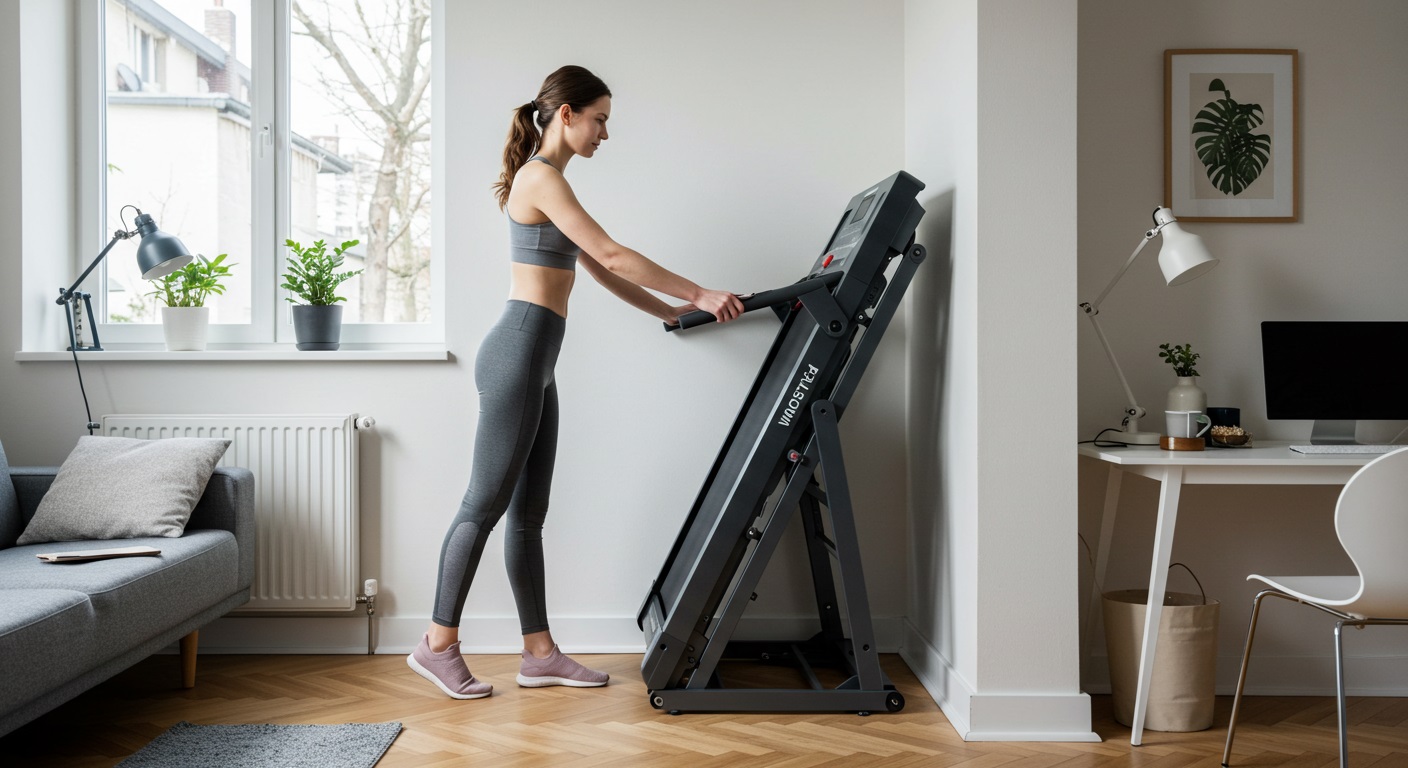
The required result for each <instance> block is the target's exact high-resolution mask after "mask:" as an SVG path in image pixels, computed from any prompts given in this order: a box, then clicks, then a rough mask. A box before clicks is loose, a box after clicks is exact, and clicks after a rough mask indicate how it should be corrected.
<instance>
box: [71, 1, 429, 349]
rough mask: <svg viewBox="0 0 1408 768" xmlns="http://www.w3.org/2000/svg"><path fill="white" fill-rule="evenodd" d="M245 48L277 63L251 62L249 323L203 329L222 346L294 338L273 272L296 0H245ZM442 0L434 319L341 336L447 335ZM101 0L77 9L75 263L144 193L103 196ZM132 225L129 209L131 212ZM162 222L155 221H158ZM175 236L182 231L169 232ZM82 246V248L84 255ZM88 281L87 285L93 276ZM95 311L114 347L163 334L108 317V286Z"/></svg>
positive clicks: (83, 260)
mask: <svg viewBox="0 0 1408 768" xmlns="http://www.w3.org/2000/svg"><path fill="white" fill-rule="evenodd" d="M250 2H251V15H252V17H253V18H252V20H251V27H252V29H251V30H250V33H251V34H252V35H253V37H251V53H250V58H251V60H252V61H253V62H273V66H268V65H267V64H265V65H254V66H253V67H252V69H253V78H254V83H253V98H252V99H251V104H250V127H251V130H250V141H251V144H252V146H251V147H250V171H251V173H250V176H251V179H250V182H251V195H252V200H251V219H252V230H253V231H252V232H251V233H250V238H251V239H250V242H251V248H252V252H251V253H250V254H248V255H247V256H244V255H243V254H242V255H241V256H244V258H240V259H237V261H238V262H239V267H238V268H239V269H248V270H250V273H249V274H250V281H251V282H250V286H251V289H250V293H251V305H250V314H251V317H250V323H248V324H225V323H212V324H211V325H210V329H209V342H210V344H211V345H215V346H218V347H224V348H234V349H238V348H245V347H251V348H252V347H266V346H268V345H269V344H276V345H279V346H284V345H290V346H291V345H292V344H293V343H294V334H293V321H292V311H291V309H290V307H292V305H291V304H290V303H289V302H287V301H285V297H286V296H288V295H289V292H288V291H285V290H284V289H282V288H280V287H279V283H280V282H282V280H281V279H280V278H279V276H280V275H282V274H283V272H284V270H285V269H286V267H287V262H288V258H289V253H288V249H287V248H286V247H285V246H284V239H285V236H284V235H281V234H279V233H286V232H289V231H290V229H289V222H290V220H291V201H290V200H289V196H288V193H287V190H288V189H289V181H290V179H289V176H290V172H291V164H290V163H288V162H285V161H283V160H284V158H286V157H288V156H289V154H288V153H289V152H290V151H291V149H292V146H293V143H292V131H291V129H290V126H289V91H290V88H289V83H288V78H287V77H286V76H281V74H280V73H287V72H288V71H289V50H290V34H289V33H290V30H291V25H292V10H291V9H292V3H291V2H290V0H250ZM444 10H445V0H431V9H430V13H431V41H430V45H431V67H432V73H431V92H432V93H433V94H435V98H437V99H441V100H442V101H441V103H440V104H436V105H433V106H432V111H431V136H432V137H433V138H432V140H431V148H430V149H431V154H430V167H431V193H430V196H431V213H430V218H431V235H430V241H431V263H430V319H429V321H428V322H425V323H344V324H343V326H342V343H343V344H351V345H359V346H368V347H378V346H394V345H399V344H416V345H424V344H443V343H444V342H445V216H444V213H443V211H444V203H445V177H446V175H447V174H446V173H445V170H444V169H445V164H444V158H445V148H444V145H445V136H446V132H445V130H444V124H445V117H444V116H445V112H446V109H445V108H444V106H443V99H444V94H445V93H446V91H445V87H444V79H445V44H444V35H445V23H444V18H445V13H444ZM104 14H105V2H104V0H85V1H84V2H82V3H81V4H80V6H79V9H78V16H79V30H78V35H77V42H78V46H79V50H78V56H77V64H78V68H79V71H80V72H81V73H83V75H82V76H81V77H80V78H79V82H78V84H77V89H78V94H77V97H78V105H79V106H78V128H79V130H78V147H77V156H78V160H79V167H78V177H79V178H78V184H79V190H78V192H79V194H78V197H79V200H78V205H77V216H78V221H77V222H76V225H77V232H78V236H79V242H80V243H82V244H83V246H82V247H81V248H80V249H79V250H80V251H81V253H79V254H76V255H75V256H74V259H73V268H74V269H75V270H76V271H75V274H77V273H78V271H81V270H82V269H83V268H85V267H86V266H87V264H88V262H89V261H90V260H91V259H92V256H93V255H96V254H97V253H98V251H99V250H101V249H102V247H103V246H104V245H106V244H107V242H108V239H109V238H111V237H112V232H111V231H107V230H106V229H105V223H106V221H107V216H108V215H109V214H110V213H115V212H116V211H117V209H118V208H119V207H121V206H123V205H127V204H134V205H138V206H139V207H140V205H141V201H130V200H113V201H106V200H103V197H104V195H105V189H104V184H103V182H104V176H105V174H104V169H106V167H107V158H106V151H105V146H106V142H105V141H104V135H105V130H106V127H105V125H104V123H105V117H106V110H105V109H104V102H105V99H106V90H107V82H106V72H105V70H104V63H105V61H106V56H105V54H104V50H103V48H104V45H105V39H106V35H105V34H104V24H105V19H104ZM127 224H128V226H131V224H132V222H131V213H130V211H129V214H128V216H127ZM157 225H158V226H160V225H161V222H160V221H157ZM173 234H175V235H177V236H178V237H179V236H180V233H179V232H176V233H173ZM85 254H88V255H85ZM113 258H118V259H121V258H132V252H131V246H129V247H127V248H124V247H123V245H122V244H119V245H118V246H117V247H116V248H114V250H113V252H112V253H111V254H109V256H108V259H113ZM106 261H107V260H104V264H103V265H102V267H101V268H100V269H99V270H97V272H96V273H95V274H96V278H97V280H98V281H99V282H98V285H100V286H106V285H107V279H108V278H107V264H106ZM90 285H91V284H90ZM92 293H93V298H94V310H93V314H94V315H95V316H96V317H97V318H99V319H103V320H104V322H98V323H97V328H98V333H99V334H100V337H101V338H102V340H103V346H104V347H108V346H112V347H114V348H119V349H120V348H122V347H124V346H127V347H147V346H151V345H159V344H161V343H162V340H163V339H162V330H161V324H160V323H159V322H158V323H110V322H106V321H105V319H106V318H107V317H108V308H107V298H108V297H107V291H106V290H94V291H92Z"/></svg>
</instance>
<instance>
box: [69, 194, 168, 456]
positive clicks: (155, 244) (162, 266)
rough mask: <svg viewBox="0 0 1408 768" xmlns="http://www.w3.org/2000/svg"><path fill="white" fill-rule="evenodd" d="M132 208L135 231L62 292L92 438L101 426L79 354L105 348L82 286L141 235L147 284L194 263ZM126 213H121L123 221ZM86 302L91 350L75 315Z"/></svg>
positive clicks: (121, 236) (122, 232) (140, 259)
mask: <svg viewBox="0 0 1408 768" xmlns="http://www.w3.org/2000/svg"><path fill="white" fill-rule="evenodd" d="M128 208H131V209H132V210H134V211H136V212H137V218H136V219H134V220H133V224H134V225H135V226H134V228H133V229H131V230H127V229H119V230H117V231H116V232H114V233H113V235H112V239H111V240H109V241H108V244H107V246H105V247H104V248H103V250H102V252H101V253H99V254H98V258H96V259H93V263H92V264H89V265H88V268H87V269H85V270H83V274H81V275H79V276H78V279H77V280H74V281H73V285H71V286H69V287H67V288H60V289H59V299H58V303H59V304H62V305H64V315H65V316H66V317H67V319H68V348H69V351H71V352H72V353H73V367H74V369H75V370H77V371H78V389H79V391H81V392H83V409H84V411H86V412H87V413H88V434H90V435H91V434H93V430H95V429H97V428H98V424H96V423H94V421H93V413H92V411H91V410H89V409H88V393H87V392H86V391H84V390H83V371H82V370H81V369H79V368H78V353H79V351H80V350H82V351H84V352H87V351H101V350H102V348H103V347H102V344H101V343H99V341H98V324H97V322H96V321H95V320H94V319H93V301H92V298H93V295H92V294H91V293H80V292H79V291H78V286H80V285H82V284H83V281H84V280H86V279H87V278H88V275H89V274H90V273H91V272H92V271H93V270H94V269H95V268H96V267H97V266H98V264H99V263H100V262H102V260H103V257H104V256H107V255H108V251H111V250H112V247H113V246H114V245H116V244H117V241H118V240H126V239H128V238H131V237H136V236H138V235H141V237H142V239H141V241H140V242H138V243H137V265H138V266H139V267H141V269H142V279H143V280H154V279H156V278H158V277H164V276H166V275H169V274H171V273H172V272H175V271H176V270H178V269H180V268H181V267H184V266H186V265H187V264H189V263H190V262H191V252H190V251H188V250H186V246H185V245H183V244H182V243H181V241H180V240H179V239H178V238H176V236H174V235H168V234H167V233H165V232H162V231H161V230H160V229H157V226H156V221H155V220H153V219H152V217H151V214H149V213H142V210H141V209H140V208H138V207H136V206H135V205H125V206H123V207H122V210H126V209H128ZM121 217H122V212H121V211H119V212H118V218H119V220H121ZM79 300H82V301H83V312H84V314H85V315H86V316H87V317H88V322H89V324H90V325H91V326H92V334H93V343H92V345H90V346H82V345H80V344H79V342H78V333H77V330H76V328H75V322H74V313H75V312H76V310H77V309H78V307H77V304H78V301H79Z"/></svg>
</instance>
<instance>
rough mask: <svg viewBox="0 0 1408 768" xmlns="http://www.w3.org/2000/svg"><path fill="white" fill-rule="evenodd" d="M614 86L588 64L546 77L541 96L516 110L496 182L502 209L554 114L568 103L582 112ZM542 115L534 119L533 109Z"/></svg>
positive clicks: (609, 91) (495, 189) (539, 94)
mask: <svg viewBox="0 0 1408 768" xmlns="http://www.w3.org/2000/svg"><path fill="white" fill-rule="evenodd" d="M610 95H611V89H610V88H607V87H606V83H603V82H602V81H601V78H599V77H597V76H596V75H593V74H592V73H591V72H589V71H587V69H586V68H585V67H577V66H572V65H570V64H569V65H568V66H565V67H562V68H561V69H558V70H557V71H556V72H553V73H552V74H551V75H548V76H547V79H546V80H544V81H543V87H541V88H539V89H538V97H537V98H536V99H533V100H532V101H530V102H528V103H527V104H524V105H523V106H521V107H519V108H518V109H515V110H514V111H513V122H512V123H510V124H509V127H508V142H507V143H506V144H505V145H504V169H503V172H501V173H500V174H499V181H498V183H496V184H495V185H494V196H495V197H496V198H497V199H498V201H499V210H503V208H504V206H506V205H508V193H509V192H510V191H511V190H512V189H513V175H514V174H515V173H517V172H518V169H519V168H522V167H523V164H524V163H526V162H528V158H530V157H532V156H533V153H534V152H537V151H538V148H539V147H541V146H542V144H543V133H542V132H545V131H547V129H548V125H549V124H551V123H552V118H553V115H556V114H557V110H558V109H559V108H560V107H561V106H562V105H563V104H566V105H568V106H569V107H571V108H572V111H573V112H581V111H582V110H583V109H586V107H587V105H588V104H591V103H592V102H594V101H596V100H597V99H599V98H601V97H602V96H610ZM534 112H537V113H538V117H537V118H536V119H534V117H533V113H534Z"/></svg>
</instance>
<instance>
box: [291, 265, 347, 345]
mask: <svg viewBox="0 0 1408 768" xmlns="http://www.w3.org/2000/svg"><path fill="white" fill-rule="evenodd" d="M358 242H360V241H358V240H348V241H347V242H345V243H343V244H342V245H340V246H338V247H336V248H334V249H333V251H332V254H331V255H329V254H328V252H327V243H326V242H324V241H322V240H319V241H317V242H315V243H313V244H312V245H310V246H308V247H307V248H304V247H303V245H302V244H300V243H299V242H297V241H295V240H285V241H284V245H287V246H288V247H289V250H291V251H293V255H294V256H295V257H297V258H296V260H295V259H289V262H288V271H287V272H285V273H284V275H283V277H284V282H283V287H284V288H286V289H288V290H290V291H292V292H293V293H294V295H295V296H297V297H298V299H301V300H302V301H303V303H302V304H300V303H298V301H297V300H295V299H294V298H293V297H292V296H289V297H286V298H287V299H288V301H289V302H290V303H292V304H293V335H294V339H295V340H296V342H297V343H296V344H295V346H297V347H298V349H301V350H324V351H331V350H335V349H337V348H338V347H339V346H340V339H341V338H342V305H340V304H338V303H337V302H339V301H347V298H346V297H344V296H338V295H337V286H339V285H341V284H342V283H343V282H345V281H347V280H350V279H352V278H354V277H356V276H357V275H360V274H362V270H360V269H357V270H352V271H349V272H338V271H337V270H338V269H339V268H340V267H341V266H342V254H343V253H346V252H347V249H348V248H351V247H352V246H354V245H356V244H357V243H358Z"/></svg>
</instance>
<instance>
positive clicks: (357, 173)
mask: <svg viewBox="0 0 1408 768" xmlns="http://www.w3.org/2000/svg"><path fill="white" fill-rule="evenodd" d="M357 8H358V9H359V10H360V13H353V12H350V10H349V4H348V3H345V2H336V1H335V0H334V1H333V2H329V0H295V1H294V2H293V8H292V12H293V13H292V15H293V18H292V31H293V39H292V41H291V47H290V54H289V59H290V64H289V66H290V69H291V72H290V91H289V94H290V98H289V100H290V126H291V128H292V132H293V157H292V162H291V166H290V174H289V176H290V182H289V183H290V185H291V186H292V189H290V190H289V200H290V201H291V205H292V210H291V221H290V226H291V229H292V231H291V232H290V233H289V234H288V237H289V238H291V239H293V240H297V241H299V242H300V243H302V244H304V245H308V244H310V243H312V242H314V241H317V240H326V241H327V242H328V246H329V247H328V250H329V251H331V250H332V246H333V245H336V244H341V243H343V242H345V241H348V240H358V241H360V242H359V244H358V245H356V246H353V247H352V249H351V250H349V251H348V252H347V254H346V256H345V258H346V261H345V263H344V268H345V269H348V270H355V269H362V270H364V272H363V273H362V274H361V275H359V276H358V277H356V278H353V279H352V280H349V281H348V282H346V283H343V284H342V286H341V287H340V288H339V290H338V294H339V295H341V296H345V297H347V302H346V305H345V306H346V309H344V310H343V319H344V321H345V322H350V323H426V322H429V321H430V259H431V248H430V108H431V106H430V103H431V94H430V0H362V2H361V3H360V4H358V5H357Z"/></svg>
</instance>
